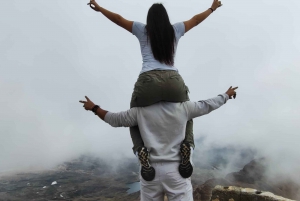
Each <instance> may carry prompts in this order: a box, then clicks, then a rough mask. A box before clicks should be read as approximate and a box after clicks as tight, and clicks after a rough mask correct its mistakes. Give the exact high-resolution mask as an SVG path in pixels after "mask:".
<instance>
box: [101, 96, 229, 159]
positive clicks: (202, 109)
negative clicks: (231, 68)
mask: <svg viewBox="0 0 300 201" xmlns="http://www.w3.org/2000/svg"><path fill="white" fill-rule="evenodd" d="M228 98H229V97H228V95H227V94H220V95H218V96H217V97H215V98H211V99H208V100H203V101H199V102H192V101H186V102H182V103H171V102H163V101H161V102H158V103H156V104H153V105H150V106H147V107H135V108H131V109H130V110H127V111H124V112H119V113H112V112H108V113H107V114H106V115H105V118H104V121H105V122H107V123H108V124H110V125H111V126H113V127H132V126H136V125H138V127H139V129H140V133H141V136H142V139H143V141H144V145H145V147H147V148H148V150H149V151H150V161H152V162H167V161H170V162H171V161H180V153H179V147H180V144H181V143H182V141H183V140H184V138H185V129H186V122H187V121H188V120H190V119H193V118H196V117H199V116H202V115H205V114H208V113H210V112H211V111H213V110H215V109H218V108H219V107H221V106H222V105H224V104H225V103H226V101H227V100H228Z"/></svg>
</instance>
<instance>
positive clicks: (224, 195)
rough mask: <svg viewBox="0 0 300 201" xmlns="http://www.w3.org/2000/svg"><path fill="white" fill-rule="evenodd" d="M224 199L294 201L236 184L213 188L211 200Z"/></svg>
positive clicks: (233, 200)
mask: <svg viewBox="0 0 300 201" xmlns="http://www.w3.org/2000/svg"><path fill="white" fill-rule="evenodd" d="M217 200H224V201H227V200H228V201H243V200H256V201H292V200H290V199H287V198H284V197H280V196H276V195H274V194H273V193H270V192H263V191H258V190H256V189H251V188H241V187H235V186H229V187H224V186H220V185H218V186H216V187H215V188H214V189H213V192H212V197H211V201H217Z"/></svg>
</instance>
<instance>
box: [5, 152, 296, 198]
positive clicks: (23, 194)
mask: <svg viewBox="0 0 300 201" xmlns="http://www.w3.org/2000/svg"><path fill="white" fill-rule="evenodd" d="M264 171H265V166H264V159H260V160H253V161H251V162H250V163H248V164H247V165H245V166H244V168H242V169H241V170H240V171H239V172H233V173H230V174H228V175H227V176H226V177H222V176H221V174H220V172H219V171H218V168H217V167H216V166H211V165H207V166H204V167H203V166H202V167H201V166H200V165H197V164H196V167H195V169H194V174H193V177H192V183H193V187H194V198H195V201H209V200H210V197H211V193H212V189H213V188H214V187H215V186H216V185H222V186H229V185H230V186H241V187H250V188H254V189H259V190H263V191H270V192H273V193H275V194H277V195H280V196H283V197H286V198H290V199H297V195H299V193H300V187H299V185H297V184H295V183H293V182H291V181H287V180H281V182H280V183H278V182H277V183H274V182H272V181H269V180H267V179H266V178H265V177H264ZM136 181H138V164H137V163H136V161H135V159H132V160H127V161H125V162H123V163H122V162H120V164H119V165H118V167H117V168H113V167H111V166H109V165H107V163H106V162H104V161H103V160H101V159H98V158H95V157H91V156H82V157H80V158H79V159H76V160H73V161H70V162H65V163H64V164H62V165H60V166H59V167H57V168H56V169H54V170H51V171H46V172H45V171H44V172H35V173H19V174H15V175H13V176H5V177H3V176H2V177H1V178H0V201H10V200H11V201H19V200H22V201H26V200H32V201H46V200H73V201H96V200H103V201H108V200H109V201H117V200H122V201H127V200H128V201H129V200H131V201H135V200H139V192H136V193H132V194H127V192H126V191H127V190H128V187H127V186H126V184H128V183H133V182H136Z"/></svg>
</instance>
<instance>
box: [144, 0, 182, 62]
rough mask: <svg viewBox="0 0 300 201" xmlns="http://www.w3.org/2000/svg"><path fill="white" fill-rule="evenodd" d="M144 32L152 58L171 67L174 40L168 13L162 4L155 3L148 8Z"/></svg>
mask: <svg viewBox="0 0 300 201" xmlns="http://www.w3.org/2000/svg"><path fill="white" fill-rule="evenodd" d="M146 31H147V39H148V40H149V39H150V44H151V48H152V53H153V56H154V58H155V59H156V60H158V61H159V62H161V63H165V64H167V65H170V66H173V65H174V46H175V42H176V38H175V33H174V29H173V26H172V25H171V23H170V20H169V16H168V13H167V11H166V9H165V7H164V6H163V5H162V4H158V3H156V4H153V5H152V6H151V7H150V8H149V11H148V16H147V25H146Z"/></svg>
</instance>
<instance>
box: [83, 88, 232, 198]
mask: <svg viewBox="0 0 300 201" xmlns="http://www.w3.org/2000/svg"><path fill="white" fill-rule="evenodd" d="M236 89H237V87H234V88H232V87H230V88H229V89H228V90H227V92H226V93H224V94H220V95H218V96H217V97H215V98H212V99H208V100H205V101H199V102H191V101H186V102H182V103H171V102H163V101H161V102H158V103H156V104H154V105H151V106H147V107H136V108H131V109H130V110H127V111H125V112H119V113H112V112H108V111H106V110H103V109H102V108H100V107H99V106H98V105H95V104H94V103H93V102H92V101H91V100H90V99H89V98H88V97H86V99H87V100H86V101H79V102H81V103H84V105H83V107H84V108H85V109H86V110H91V111H93V112H94V113H95V114H96V115H98V116H99V117H100V118H101V119H102V120H104V121H105V122H107V123H109V124H110V125H111V126H113V127H131V126H136V125H138V126H139V129H140V131H141V136H142V138H143V141H144V144H145V146H146V147H147V148H148V149H149V151H150V154H149V156H146V157H150V161H151V165H152V166H153V167H154V168H155V170H156V174H155V178H154V180H152V181H146V180H144V179H143V178H142V177H140V180H141V200H142V201H148V200H149V201H150V200H155V201H163V199H164V195H165V194H166V195H167V197H168V200H169V201H177V200H184V201H192V200H193V189H192V184H191V180H190V178H182V177H181V176H180V174H179V171H178V166H179V164H180V158H181V157H180V153H179V148H180V144H181V143H182V141H183V140H184V137H185V126H186V122H187V121H188V120H190V119H193V118H196V117H199V116H202V115H205V114H208V113H210V112H211V111H213V110H215V109H217V108H219V107H220V106H222V105H223V104H225V103H226V101H227V100H228V99H231V98H232V97H234V98H235V97H236V92H235V90H236ZM186 162H187V161H181V163H186ZM188 162H189V161H188Z"/></svg>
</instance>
